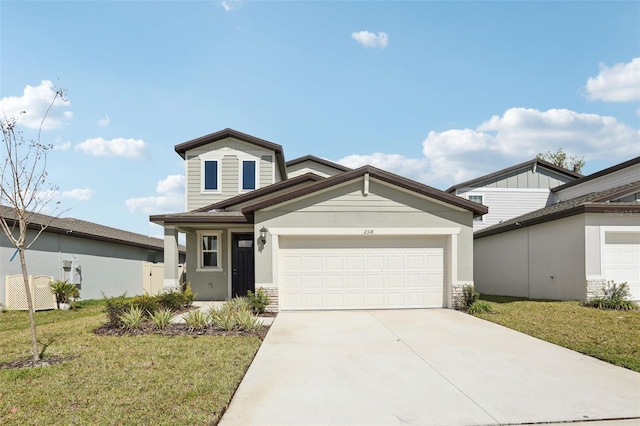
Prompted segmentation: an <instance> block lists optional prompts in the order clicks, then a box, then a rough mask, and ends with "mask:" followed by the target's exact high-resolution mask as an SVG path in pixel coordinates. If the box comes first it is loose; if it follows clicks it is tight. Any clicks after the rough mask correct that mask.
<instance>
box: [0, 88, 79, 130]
mask: <svg viewBox="0 0 640 426" xmlns="http://www.w3.org/2000/svg"><path fill="white" fill-rule="evenodd" d="M55 96H56V89H55V88H54V87H53V83H52V82H51V81H49V80H42V82H41V83H40V85H38V86H35V87H34V86H30V85H27V87H25V88H24V92H23V94H22V96H8V97H5V98H2V99H0V115H1V116H2V117H3V118H4V117H7V118H11V117H15V118H16V119H18V122H19V123H20V124H22V125H23V126H25V127H28V128H31V129H39V128H40V123H42V129H43V130H50V129H56V128H59V127H61V126H62V125H63V124H64V123H65V122H66V121H68V120H69V119H70V118H71V117H72V116H73V112H71V111H69V110H68V109H66V108H67V107H69V106H70V105H71V103H70V102H69V101H68V100H62V99H61V98H59V97H58V98H57V99H56V101H55V102H54V104H53V106H52V107H51V109H50V110H49V112H48V114H47V109H48V108H49V105H51V101H53V99H54V98H55ZM45 114H47V117H46V120H44V122H42V119H43V118H44V116H45Z"/></svg>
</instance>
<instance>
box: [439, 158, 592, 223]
mask: <svg viewBox="0 0 640 426" xmlns="http://www.w3.org/2000/svg"><path fill="white" fill-rule="evenodd" d="M581 177H582V175H581V174H579V173H575V172H572V171H570V170H567V169H565V168H563V167H559V166H556V165H555V164H552V163H549V162H547V161H544V160H541V159H539V158H534V159H533V160H529V161H526V162H524V163H520V164H516V165H515V166H512V167H508V168H506V169H502V170H498V171H497V172H494V173H490V174H488V175H484V176H480V177H479V178H476V179H472V180H469V181H466V182H462V183H460V184H458V185H454V186H452V187H450V188H449V189H447V190H446V192H448V193H450V194H455V195H458V196H459V197H463V198H466V199H468V200H471V201H475V202H476V203H480V204H484V205H485V206H487V207H488V208H489V213H487V214H486V215H484V216H482V217H476V218H475V219H474V223H473V229H474V231H477V230H480V229H483V228H486V227H488V226H491V225H495V224H497V223H500V222H502V221H505V220H507V219H511V218H513V217H516V216H520V215H521V214H525V213H528V212H530V211H533V210H537V209H539V208H542V207H545V206H547V205H549V204H550V200H551V199H552V198H553V196H552V194H551V190H552V189H553V188H555V187H557V186H559V185H562V184H565V183H570V182H573V181H575V180H576V179H579V178H581Z"/></svg>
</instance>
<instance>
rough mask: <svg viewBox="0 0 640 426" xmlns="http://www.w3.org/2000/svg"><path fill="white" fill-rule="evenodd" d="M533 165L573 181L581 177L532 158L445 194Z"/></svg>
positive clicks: (457, 186)
mask: <svg viewBox="0 0 640 426" xmlns="http://www.w3.org/2000/svg"><path fill="white" fill-rule="evenodd" d="M533 165H536V167H537V166H542V167H545V168H547V169H550V170H552V171H554V172H556V173H560V174H563V175H565V176H569V177H571V178H574V179H579V178H581V177H582V175H581V174H580V173H576V172H572V171H571V170H569V169H565V168H564V167H560V166H556V165H555V164H553V163H550V162H548V161H545V160H542V159H540V158H534V159H532V160H529V161H525V162H524V163H519V164H516V165H515V166H511V167H507V168H506V169H502V170H498V171H497V172H493V173H489V174H487V175H484V176H480V177H477V178H475V179H471V180H468V181H466V182H462V183H459V184H457V185H453V186H452V187H450V188H448V189H447V190H446V191H445V192H449V193H452V192H455V190H456V189H460V188H464V187H467V186H472V185H473V184H476V183H480V182H482V181H485V180H488V179H492V178H495V177H498V176H501V175H504V174H507V173H510V172H514V171H516V170H519V169H522V168H525V167H530V166H533Z"/></svg>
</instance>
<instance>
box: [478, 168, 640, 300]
mask: <svg viewBox="0 0 640 426" xmlns="http://www.w3.org/2000/svg"><path fill="white" fill-rule="evenodd" d="M474 255H475V261H474V278H475V285H476V288H477V289H478V290H479V291H480V292H482V293H487V294H501V295H510V296H520V297H528V298H533V299H560V300H586V299H589V298H591V297H594V296H596V295H599V294H600V292H601V290H602V288H603V286H604V284H605V283H606V282H607V281H609V280H612V281H615V282H618V283H621V282H627V283H628V284H629V287H630V290H631V294H632V299H634V300H636V301H640V157H636V158H633V159H631V160H628V161H625V162H623V163H620V164H617V165H615V166H612V167H609V168H607V169H604V170H601V171H599V172H597V173H593V174H591V175H588V176H584V177H582V178H579V179H574V180H572V181H570V182H567V183H565V184H563V185H559V186H556V187H554V188H552V190H551V199H550V202H549V204H548V205H547V206H545V207H543V208H540V209H536V210H533V211H531V212H528V213H526V214H522V215H520V216H518V217H515V218H512V219H509V220H505V221H503V222H502V223H499V224H496V225H493V226H490V227H487V228H484V229H481V230H478V231H476V232H475V234H474Z"/></svg>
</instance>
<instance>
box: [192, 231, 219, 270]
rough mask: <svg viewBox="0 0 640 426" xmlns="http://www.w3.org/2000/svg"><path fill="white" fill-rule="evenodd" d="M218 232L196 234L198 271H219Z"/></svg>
mask: <svg viewBox="0 0 640 426" xmlns="http://www.w3.org/2000/svg"><path fill="white" fill-rule="evenodd" d="M220 236H221V233H220V232H199V233H198V258H199V259H198V269H220V268H221V267H222V266H221V264H220Z"/></svg>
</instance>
